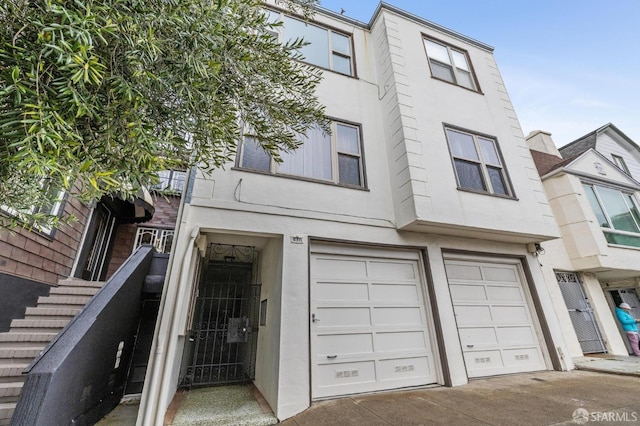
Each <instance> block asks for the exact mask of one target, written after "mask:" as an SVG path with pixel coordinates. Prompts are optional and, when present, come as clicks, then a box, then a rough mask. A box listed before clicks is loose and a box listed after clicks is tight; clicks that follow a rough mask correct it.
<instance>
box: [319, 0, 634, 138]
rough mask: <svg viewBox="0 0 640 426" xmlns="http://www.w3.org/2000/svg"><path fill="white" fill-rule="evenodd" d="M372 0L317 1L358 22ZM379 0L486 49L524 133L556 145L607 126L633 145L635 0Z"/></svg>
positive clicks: (368, 13)
mask: <svg viewBox="0 0 640 426" xmlns="http://www.w3.org/2000/svg"><path fill="white" fill-rule="evenodd" d="M378 3H379V2H378V0H320V5H321V6H322V7H324V8H326V9H329V10H332V11H334V12H338V13H340V11H341V10H342V9H344V10H345V12H344V15H345V16H348V17H350V18H354V19H357V20H359V21H362V22H365V23H368V22H369V20H370V19H371V17H372V15H373V12H374V11H375V9H376V7H377V5H378ZM386 3H388V4H391V5H393V6H396V7H397V8H400V9H403V10H405V11H407V12H410V13H412V14H414V15H417V16H419V17H421V18H424V19H426V20H428V21H431V22H434V23H436V24H439V25H441V26H444V27H447V28H449V29H451V30H454V31H456V32H458V33H461V34H464V35H465V36H467V37H471V38H473V39H476V40H478V41H481V42H483V43H485V44H488V45H490V46H493V47H494V48H495V50H494V56H495V58H496V61H497V63H498V68H499V69H500V73H501V74H502V78H503V80H504V81H505V84H506V86H507V91H508V92H509V95H510V97H511V102H512V103H513V105H514V108H515V110H516V114H517V115H518V119H519V120H520V125H521V126H522V131H523V133H524V135H525V136H526V135H527V134H529V132H531V131H532V130H544V131H546V132H549V133H551V135H552V136H551V137H552V138H553V140H554V142H555V144H556V145H557V146H559V147H560V146H563V145H566V144H567V143H569V142H571V141H574V140H576V139H578V138H579V137H581V136H583V135H586V134H588V133H590V132H592V131H593V130H596V129H597V128H599V127H601V126H603V125H605V124H607V123H613V124H614V125H615V126H616V127H618V128H619V129H620V130H621V131H622V132H623V133H625V134H626V135H627V136H628V137H629V138H631V139H632V140H633V141H634V142H636V143H637V144H639V145H640V114H639V113H640V1H638V0H609V1H602V0H598V1H595V0H536V1H532V0H456V1H443V0H386ZM356 60H357V57H356Z"/></svg>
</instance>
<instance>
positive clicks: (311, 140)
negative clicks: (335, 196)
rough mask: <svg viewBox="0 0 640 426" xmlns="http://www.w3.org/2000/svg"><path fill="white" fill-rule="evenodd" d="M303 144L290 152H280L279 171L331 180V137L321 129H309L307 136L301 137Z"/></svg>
mask: <svg viewBox="0 0 640 426" xmlns="http://www.w3.org/2000/svg"><path fill="white" fill-rule="evenodd" d="M301 140H302V143H303V145H302V146H300V147H299V148H298V149H296V150H295V151H292V152H283V153H282V163H280V164H279V165H278V171H279V172H280V173H288V174H292V175H297V176H305V177H311V178H315V179H325V180H331V179H332V177H333V170H332V167H331V137H330V136H329V135H326V134H324V133H323V131H322V129H319V128H316V129H312V130H309V132H308V136H307V137H301Z"/></svg>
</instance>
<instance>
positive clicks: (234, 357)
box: [182, 245, 260, 387]
mask: <svg viewBox="0 0 640 426" xmlns="http://www.w3.org/2000/svg"><path fill="white" fill-rule="evenodd" d="M256 260H257V253H256V252H255V250H254V249H253V248H252V247H244V246H243V247H239V246H222V245H212V246H210V247H209V251H208V263H207V264H206V265H205V266H204V268H203V271H202V275H201V280H200V286H199V294H198V297H197V299H196V310H195V315H194V324H193V327H192V332H191V334H190V337H189V339H190V340H191V342H193V345H192V347H191V350H192V358H191V364H190V365H189V367H188V368H187V370H186V374H185V376H184V377H183V379H182V385H183V386H187V387H192V386H208V385H216V384H228V383H242V382H246V381H249V380H251V379H253V378H255V361H256V349H257V341H258V340H257V337H258V315H259V307H260V285H258V284H252V283H253V277H254V276H255V274H254V268H255V267H256V264H257V262H256Z"/></svg>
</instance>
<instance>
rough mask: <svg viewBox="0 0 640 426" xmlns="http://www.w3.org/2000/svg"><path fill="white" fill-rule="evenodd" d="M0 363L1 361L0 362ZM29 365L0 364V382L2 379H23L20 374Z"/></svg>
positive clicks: (23, 363)
mask: <svg viewBox="0 0 640 426" xmlns="http://www.w3.org/2000/svg"><path fill="white" fill-rule="evenodd" d="M0 362H2V360H0ZM28 366H29V364H27V363H25V362H22V363H13V364H4V363H3V364H0V380H2V378H7V379H10V380H12V381H13V380H15V377H23V376H22V372H23V371H24V369H25V368H27V367H28Z"/></svg>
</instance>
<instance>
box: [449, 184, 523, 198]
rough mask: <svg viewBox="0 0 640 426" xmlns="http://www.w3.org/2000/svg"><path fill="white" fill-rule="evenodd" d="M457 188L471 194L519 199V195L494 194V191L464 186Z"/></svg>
mask: <svg viewBox="0 0 640 426" xmlns="http://www.w3.org/2000/svg"><path fill="white" fill-rule="evenodd" d="M457 189H458V191H462V192H469V193H471V194H478V195H487V196H489V197H495V198H502V199H504V200H513V201H519V198H518V197H512V196H511V195H500V194H492V193H490V192H486V191H476V190H474V189H469V188H462V187H458V188H457Z"/></svg>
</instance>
